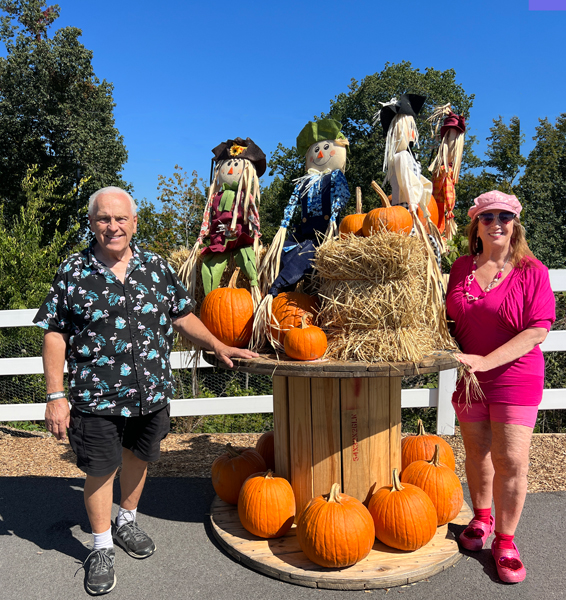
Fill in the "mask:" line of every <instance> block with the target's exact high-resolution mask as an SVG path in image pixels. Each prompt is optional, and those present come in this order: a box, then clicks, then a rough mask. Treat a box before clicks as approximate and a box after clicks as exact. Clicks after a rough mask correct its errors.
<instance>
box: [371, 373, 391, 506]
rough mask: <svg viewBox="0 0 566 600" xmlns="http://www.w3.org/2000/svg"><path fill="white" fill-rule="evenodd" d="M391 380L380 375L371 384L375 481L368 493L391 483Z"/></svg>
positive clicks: (372, 449)
mask: <svg viewBox="0 0 566 600" xmlns="http://www.w3.org/2000/svg"><path fill="white" fill-rule="evenodd" d="M389 381H390V379H389V377H380V378H378V379H373V380H372V381H371V382H370V385H369V430H370V432H369V433H370V449H369V450H370V456H371V457H372V462H371V465H370V468H371V473H372V474H373V476H374V478H375V481H374V482H372V486H371V488H370V490H369V494H368V495H370V494H373V493H375V492H376V491H377V490H378V489H379V488H381V487H383V486H384V485H389V484H390V483H391V457H390V449H389V402H390V401H389Z"/></svg>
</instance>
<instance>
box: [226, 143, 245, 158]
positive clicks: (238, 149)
mask: <svg viewBox="0 0 566 600" xmlns="http://www.w3.org/2000/svg"><path fill="white" fill-rule="evenodd" d="M245 149H246V147H245V146H238V144H232V147H231V148H230V156H240V154H242V152H243V151H244V150H245Z"/></svg>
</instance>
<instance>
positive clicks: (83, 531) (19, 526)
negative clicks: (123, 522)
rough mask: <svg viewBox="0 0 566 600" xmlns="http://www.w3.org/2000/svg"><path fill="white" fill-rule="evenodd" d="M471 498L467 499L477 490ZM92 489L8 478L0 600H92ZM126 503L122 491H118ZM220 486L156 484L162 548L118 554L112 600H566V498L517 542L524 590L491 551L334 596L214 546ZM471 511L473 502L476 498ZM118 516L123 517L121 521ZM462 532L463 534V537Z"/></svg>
mask: <svg viewBox="0 0 566 600" xmlns="http://www.w3.org/2000/svg"><path fill="white" fill-rule="evenodd" d="M465 491H466V494H467V490H465ZM82 492H83V479H63V478H47V477H5V478H0V598H1V599H2V600H23V599H25V600H67V599H71V598H72V599H73V600H75V599H78V600H80V599H82V598H85V599H87V598H89V597H90V596H88V594H87V593H86V592H85V591H84V588H83V581H84V571H83V570H79V571H78V572H77V573H76V575H75V572H76V571H77V569H79V568H80V567H81V564H82V561H83V560H84V559H85V558H86V557H87V555H88V553H89V547H88V546H89V544H91V539H92V536H91V535H90V526H89V523H88V520H87V517H86V514H85V511H84V507H83V500H82ZM115 494H116V495H115V499H117V494H118V485H117V484H116V487H115ZM213 498H214V491H213V489H212V485H211V483H210V480H208V479H197V478H152V479H148V481H147V484H146V489H145V491H144V494H143V496H142V500H141V503H140V506H139V507H138V522H139V524H140V526H141V527H142V528H143V529H145V530H146V531H147V532H148V533H149V534H150V535H151V536H152V538H153V540H154V541H155V543H156V546H157V551H156V553H155V554H154V555H153V556H151V557H150V558H148V559H146V560H136V559H133V558H130V557H129V556H128V555H127V554H125V553H124V552H123V551H122V550H121V549H120V548H116V575H117V580H118V582H117V585H116V588H115V589H114V590H113V591H112V592H111V593H110V594H109V595H107V596H105V597H106V598H109V599H112V600H161V599H167V600H192V599H193V598H195V599H196V598H198V599H199V600H200V599H203V600H206V599H217V598H221V599H222V600H256V599H257V600H312V599H316V600H337V599H340V600H345V599H348V600H350V599H352V600H354V599H356V598H362V597H363V598H367V594H373V596H374V597H376V598H382V597H383V598H385V597H386V596H387V598H395V597H398V596H399V595H400V594H402V595H403V597H404V598H407V599H415V600H416V599H418V600H437V599H442V600H452V599H454V600H479V599H480V598H481V599H483V598H485V599H490V600H491V599H496V600H498V599H500V598H501V599H506V598H510V599H511V598H512V599H513V600H538V599H540V600H566V558H565V552H564V550H565V540H566V492H553V493H539V494H529V495H528V496H527V501H526V504H525V509H524V512H523V516H522V519H521V523H520V525H519V530H518V532H517V537H516V541H517V544H518V546H519V549H520V550H521V553H522V558H523V560H524V562H525V565H526V567H527V578H526V580H525V581H524V582H523V583H520V584H515V585H509V584H503V583H501V582H500V581H499V580H498V578H497V573H496V570H495V564H494V562H493V559H492V558H491V555H490V552H489V550H483V551H481V552H479V553H471V552H470V553H465V555H464V557H463V558H462V560H460V561H459V562H458V563H457V564H456V565H454V566H453V567H450V568H449V569H447V570H446V571H444V572H442V573H439V574H437V575H434V576H433V577H430V579H428V580H425V581H421V582H418V583H415V584H412V585H410V586H404V587H395V588H390V589H389V590H385V589H379V590H367V591H333V590H323V589H311V588H305V587H300V586H296V585H292V584H289V583H284V582H281V581H278V580H275V579H271V578H269V577H266V576H265V575H262V574H260V573H256V572H255V571H252V570H250V569H248V568H247V567H245V566H243V565H241V564H240V563H238V562H237V561H236V560H234V559H233V558H231V557H230V556H229V555H227V554H226V553H225V552H224V551H223V550H222V549H221V548H220V547H219V546H218V545H217V543H216V541H215V540H214V538H213V535H212V532H211V528H210V524H209V517H208V510H209V507H210V504H211V502H212V500H213ZM466 500H467V501H468V503H469V497H467V498H466ZM116 512H117V506H115V507H114V513H113V514H114V515H115V514H116ZM461 530H462V527H458V526H454V528H453V532H454V533H455V534H459V533H460V531H461Z"/></svg>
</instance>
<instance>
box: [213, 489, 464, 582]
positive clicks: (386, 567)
mask: <svg viewBox="0 0 566 600" xmlns="http://www.w3.org/2000/svg"><path fill="white" fill-rule="evenodd" d="M221 508H222V509H224V512H223V513H222V514H223V515H224V514H225V512H226V510H228V511H230V510H231V511H233V512H235V513H236V514H237V508H236V507H235V506H229V505H226V504H225V503H223V502H222V501H221V500H220V499H219V498H216V499H215V500H214V502H213V503H212V507H211V522H212V531H213V534H214V536H215V537H216V539H217V540H218V541H219V543H220V544H221V545H222V546H223V547H224V548H225V549H226V551H227V552H228V553H229V554H230V555H231V556H234V557H235V558H236V559H237V560H238V561H240V562H241V563H242V564H244V565H247V566H249V567H250V568H252V569H254V570H256V571H258V572H260V573H264V574H266V575H269V576H270V577H276V578H278V579H280V580H281V581H286V582H288V583H292V584H295V585H301V586H305V587H312V588H315V587H318V588H325V589H337V590H340V589H343V590H362V589H378V588H384V587H393V586H399V585H406V584H408V583H412V582H415V581H420V580H422V579H424V578H427V577H430V576H432V575H434V574H436V573H438V572H440V571H442V570H444V569H446V568H448V567H450V566H451V565H453V564H455V563H456V562H457V561H458V560H459V559H460V558H461V556H462V555H461V554H460V552H459V550H458V545H457V543H456V540H455V539H454V537H453V535H452V533H451V532H450V531H449V529H448V526H447V525H444V526H442V527H439V528H438V529H437V531H436V534H435V536H434V538H433V539H432V540H431V541H430V542H429V543H428V544H427V545H426V546H423V547H422V548H420V549H419V550H416V551H414V552H403V551H401V550H396V549H394V548H389V547H387V546H385V545H384V544H382V543H381V542H379V541H377V540H376V542H375V544H374V546H373V548H372V550H371V552H370V554H369V556H368V557H367V558H365V559H364V560H362V561H360V562H359V563H357V564H356V565H353V566H351V567H348V568H343V569H327V568H324V567H321V566H319V565H316V564H314V563H311V562H310V561H309V560H308V559H307V557H306V556H305V555H304V554H303V553H302V551H301V549H300V547H299V544H298V540H297V536H296V527H295V526H293V528H292V529H291V530H290V531H289V532H288V533H287V534H286V535H285V536H283V537H282V538H278V539H273V540H264V539H261V538H258V537H256V536H253V535H251V534H250V533H248V532H246V531H245V530H243V528H242V527H241V526H240V527H238V526H237V524H236V523H235V522H234V521H233V520H232V521H230V522H229V523H227V524H223V523H222V524H219V523H218V520H217V511H218V510H220V509H221ZM471 518H472V511H471V509H470V507H469V506H468V505H467V504H464V506H463V507H462V510H461V511H460V514H459V515H458V517H457V518H456V519H455V520H454V521H453V523H457V524H465V523H468V522H469V520H470V519H471Z"/></svg>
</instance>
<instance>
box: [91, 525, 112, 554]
mask: <svg viewBox="0 0 566 600" xmlns="http://www.w3.org/2000/svg"><path fill="white" fill-rule="evenodd" d="M92 535H93V536H94V546H93V548H92V549H93V550H101V549H102V548H113V547H114V542H113V541H112V527H110V529H109V530H108V531H104V532H103V533H93V534H92Z"/></svg>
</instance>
